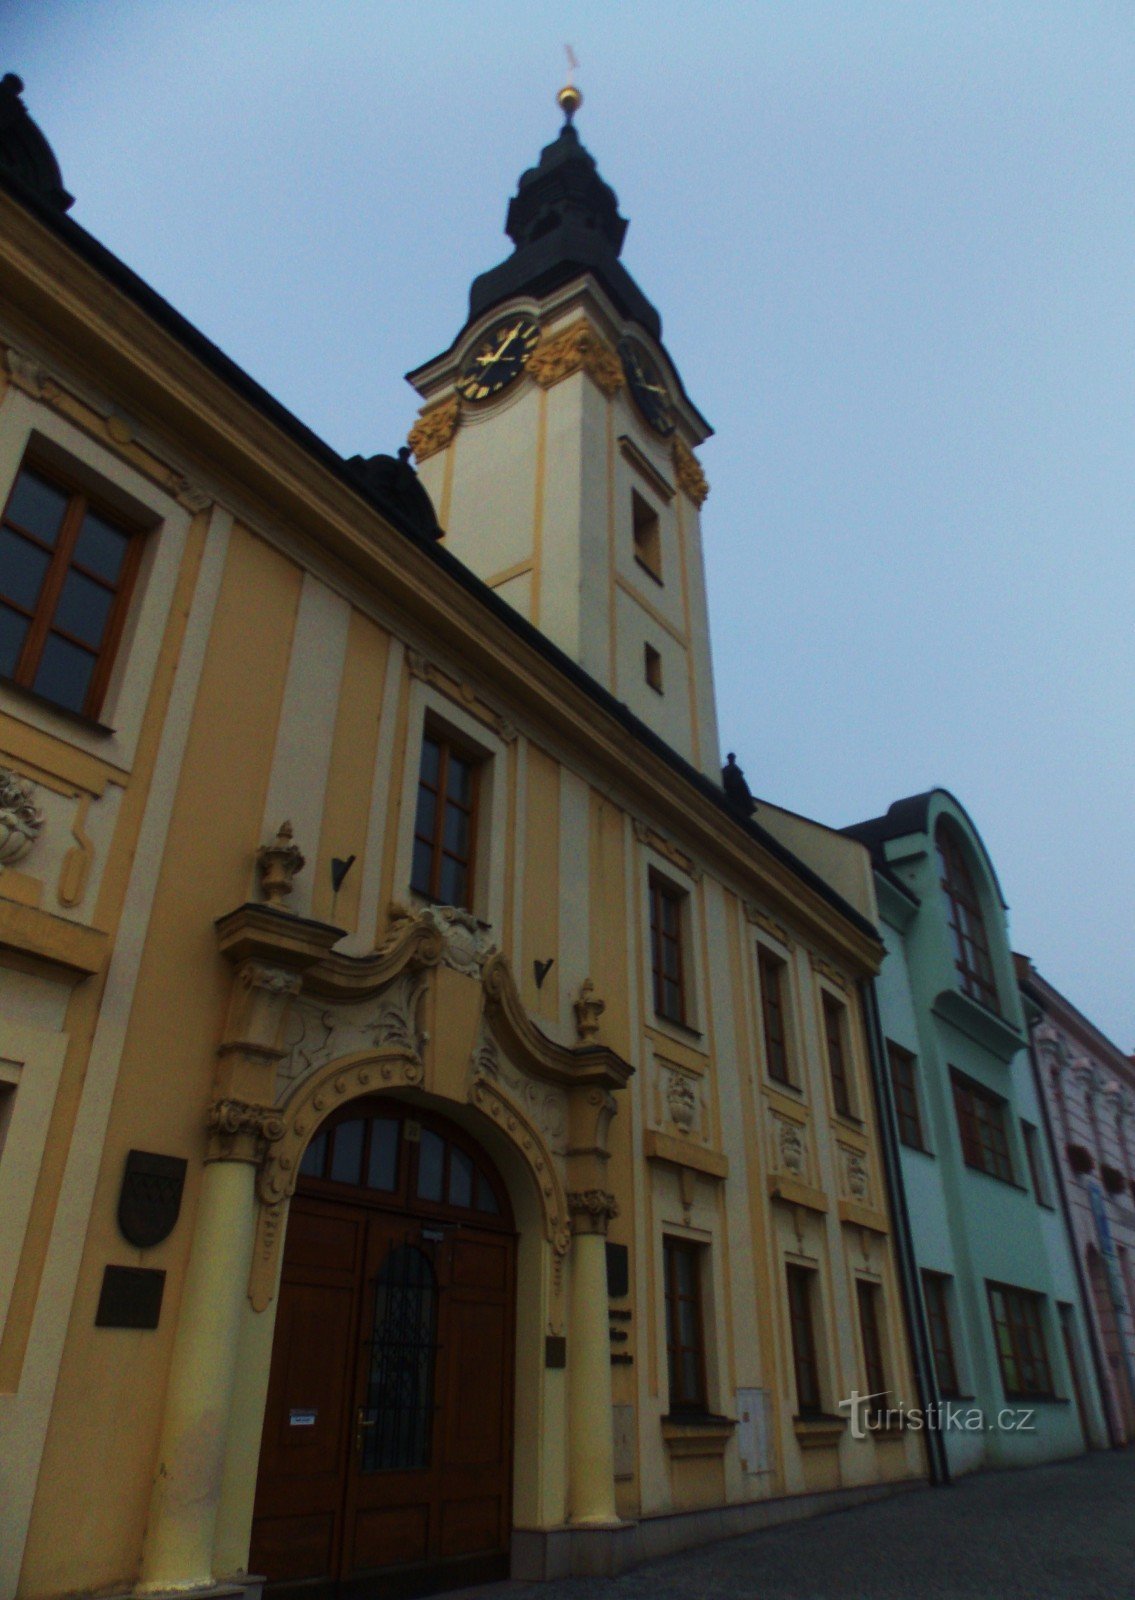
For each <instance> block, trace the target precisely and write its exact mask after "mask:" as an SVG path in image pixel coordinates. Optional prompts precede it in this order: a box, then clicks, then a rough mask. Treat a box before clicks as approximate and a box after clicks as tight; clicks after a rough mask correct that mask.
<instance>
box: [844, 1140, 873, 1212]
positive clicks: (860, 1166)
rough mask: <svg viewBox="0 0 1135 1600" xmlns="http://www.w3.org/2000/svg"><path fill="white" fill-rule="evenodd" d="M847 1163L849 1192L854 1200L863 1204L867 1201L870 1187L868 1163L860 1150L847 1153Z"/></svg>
mask: <svg viewBox="0 0 1135 1600" xmlns="http://www.w3.org/2000/svg"><path fill="white" fill-rule="evenodd" d="M846 1163H847V1178H846V1181H847V1192H848V1194H849V1195H850V1196H851V1198H852V1199H853V1200H857V1201H859V1202H860V1203H863V1202H864V1201H865V1200H866V1199H867V1191H868V1189H869V1187H870V1184H869V1180H868V1176H867V1162H866V1160H865V1159H864V1157H863V1155H862V1154H861V1153H860V1152H859V1151H858V1150H848V1151H847V1152H846Z"/></svg>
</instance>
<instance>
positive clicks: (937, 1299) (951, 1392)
mask: <svg viewBox="0 0 1135 1600" xmlns="http://www.w3.org/2000/svg"><path fill="white" fill-rule="evenodd" d="M949 1282H950V1280H949V1278H948V1277H947V1275H946V1274H945V1273H944V1272H930V1271H929V1270H927V1269H926V1268H924V1269H923V1272H922V1299H923V1304H924V1305H925V1307H926V1331H927V1333H928V1335H929V1337H930V1353H931V1356H932V1357H933V1360H934V1376H935V1378H936V1379H937V1383H938V1393H939V1394H940V1395H941V1397H942V1399H943V1400H956V1399H957V1397H958V1396H959V1395H960V1394H961V1388H960V1385H959V1383H958V1363H957V1360H956V1358H955V1356H954V1336H953V1330H952V1328H951V1326H950V1302H949V1290H948V1287H947V1286H948V1284H949Z"/></svg>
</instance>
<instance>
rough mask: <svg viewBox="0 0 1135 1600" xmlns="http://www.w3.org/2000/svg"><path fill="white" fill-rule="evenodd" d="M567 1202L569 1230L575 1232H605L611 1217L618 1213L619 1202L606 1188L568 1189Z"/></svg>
mask: <svg viewBox="0 0 1135 1600" xmlns="http://www.w3.org/2000/svg"><path fill="white" fill-rule="evenodd" d="M567 1203H568V1213H569V1215H570V1217H571V1231H572V1232H573V1233H576V1234H580V1233H582V1234H587V1233H599V1234H605V1233H606V1232H607V1228H608V1226H609V1225H610V1222H611V1219H612V1217H617V1216H618V1214H619V1202H618V1201H617V1200H616V1199H615V1196H614V1195H613V1194H611V1192H610V1191H609V1190H608V1189H569V1190H568V1196H567Z"/></svg>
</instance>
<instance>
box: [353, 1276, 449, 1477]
mask: <svg viewBox="0 0 1135 1600" xmlns="http://www.w3.org/2000/svg"><path fill="white" fill-rule="evenodd" d="M436 1332H437V1282H436V1279H435V1278H434V1273H433V1268H432V1267H431V1266H430V1264H429V1262H428V1261H427V1260H426V1258H425V1257H424V1256H423V1255H422V1253H421V1251H420V1250H415V1249H414V1248H413V1247H412V1246H411V1245H401V1246H399V1247H397V1248H395V1249H394V1250H392V1251H391V1252H390V1255H389V1256H388V1257H387V1259H386V1261H385V1262H384V1263H383V1266H382V1270H381V1271H380V1272H379V1275H378V1281H377V1283H376V1285H375V1308H374V1323H373V1326H372V1333H371V1340H370V1370H369V1372H368V1374H367V1387H366V1403H365V1406H364V1416H363V1417H362V1419H361V1420H362V1421H363V1422H365V1423H366V1425H367V1426H366V1427H365V1429H364V1430H363V1450H362V1459H361V1461H360V1467H361V1470H362V1471H363V1472H382V1471H391V1470H398V1471H403V1472H405V1471H413V1470H421V1469H422V1468H424V1467H428V1466H429V1460H430V1440H431V1435H432V1433H433V1416H434V1403H433V1381H434V1366H435V1356H436V1343H435V1339H436Z"/></svg>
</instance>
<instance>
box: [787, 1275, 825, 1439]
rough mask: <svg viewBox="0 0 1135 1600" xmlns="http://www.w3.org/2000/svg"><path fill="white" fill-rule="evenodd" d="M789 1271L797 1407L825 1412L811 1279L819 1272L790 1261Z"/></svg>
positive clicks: (808, 1411) (811, 1412) (804, 1413)
mask: <svg viewBox="0 0 1135 1600" xmlns="http://www.w3.org/2000/svg"><path fill="white" fill-rule="evenodd" d="M787 1272H788V1316H789V1321H790V1323H791V1326H792V1364H793V1366H794V1368H795V1369H796V1410H797V1414H798V1415H799V1416H801V1417H809V1416H812V1417H814V1416H819V1415H821V1414H822V1412H823V1404H822V1401H821V1397H820V1372H819V1365H818V1363H817V1361H816V1335H815V1329H814V1326H813V1320H812V1292H813V1290H812V1283H813V1279H814V1278H815V1276H816V1274H815V1273H814V1272H813V1271H812V1270H811V1269H810V1268H809V1267H797V1266H792V1265H789V1267H788V1269H787Z"/></svg>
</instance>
